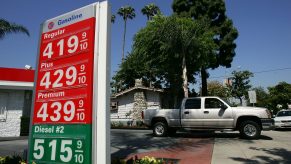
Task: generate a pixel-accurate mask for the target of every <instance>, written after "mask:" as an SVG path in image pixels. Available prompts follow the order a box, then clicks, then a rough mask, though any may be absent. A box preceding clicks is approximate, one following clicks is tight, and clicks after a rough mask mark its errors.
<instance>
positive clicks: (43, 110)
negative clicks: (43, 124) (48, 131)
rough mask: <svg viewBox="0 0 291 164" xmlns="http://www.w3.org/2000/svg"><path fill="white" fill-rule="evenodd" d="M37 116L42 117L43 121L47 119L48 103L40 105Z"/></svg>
mask: <svg viewBox="0 0 291 164" xmlns="http://www.w3.org/2000/svg"><path fill="white" fill-rule="evenodd" d="M36 117H37V118H42V121H46V118H47V117H48V114H47V103H43V104H42V106H41V107H40V109H39V111H38V112H37V115H36Z"/></svg>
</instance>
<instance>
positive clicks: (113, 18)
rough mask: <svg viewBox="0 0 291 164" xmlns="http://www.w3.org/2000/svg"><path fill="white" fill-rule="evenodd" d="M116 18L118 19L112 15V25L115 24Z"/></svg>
mask: <svg viewBox="0 0 291 164" xmlns="http://www.w3.org/2000/svg"><path fill="white" fill-rule="evenodd" d="M115 18H116V16H115V15H111V23H115Z"/></svg>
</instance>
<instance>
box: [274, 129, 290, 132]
mask: <svg viewBox="0 0 291 164" xmlns="http://www.w3.org/2000/svg"><path fill="white" fill-rule="evenodd" d="M275 131H278V132H286V131H291V128H280V129H278V128H277V129H275Z"/></svg>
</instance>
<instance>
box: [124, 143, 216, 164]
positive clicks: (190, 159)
mask: <svg viewBox="0 0 291 164" xmlns="http://www.w3.org/2000/svg"><path fill="white" fill-rule="evenodd" d="M213 146H214V139H213V138H202V139H200V138H183V139H181V140H180V141H179V142H177V143H176V146H171V147H168V148H164V149H160V150H156V151H150V152H145V153H138V154H131V155H129V156H128V157H127V158H126V159H127V160H128V159H135V158H136V157H137V158H138V159H140V158H142V157H144V156H149V157H155V158H159V159H162V158H163V159H174V161H175V160H176V161H178V163H179V164H210V163H211V159H212V152H213Z"/></svg>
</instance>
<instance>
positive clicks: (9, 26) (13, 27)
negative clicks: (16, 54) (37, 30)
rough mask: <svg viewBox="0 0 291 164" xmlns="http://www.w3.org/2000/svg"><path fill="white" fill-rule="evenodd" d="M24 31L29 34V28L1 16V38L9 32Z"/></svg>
mask: <svg viewBox="0 0 291 164" xmlns="http://www.w3.org/2000/svg"><path fill="white" fill-rule="evenodd" d="M18 32H22V33H25V34H26V35H28V36H29V32H28V30H27V29H26V28H25V27H23V26H22V25H18V24H15V23H10V22H8V21H7V20H5V19H2V18H0V39H3V38H4V37H5V36H6V35H7V34H9V33H18Z"/></svg>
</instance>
